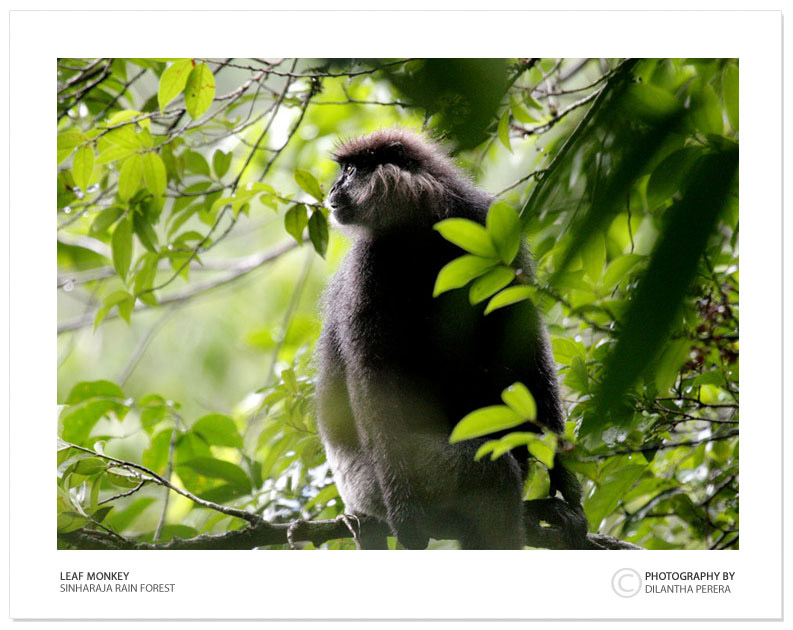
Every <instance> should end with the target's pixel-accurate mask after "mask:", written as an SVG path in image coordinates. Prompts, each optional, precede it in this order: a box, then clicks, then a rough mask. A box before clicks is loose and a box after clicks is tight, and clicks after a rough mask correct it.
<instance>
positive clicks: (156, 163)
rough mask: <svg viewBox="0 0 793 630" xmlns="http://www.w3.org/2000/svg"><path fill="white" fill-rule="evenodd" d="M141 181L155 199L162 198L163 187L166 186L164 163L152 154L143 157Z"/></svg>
mask: <svg viewBox="0 0 793 630" xmlns="http://www.w3.org/2000/svg"><path fill="white" fill-rule="evenodd" d="M143 181H144V183H145V184H146V188H148V189H149V192H150V193H151V194H152V195H154V196H155V197H162V196H163V195H164V194H165V187H166V185H167V184H168V176H167V175H166V173H165V162H163V161H162V158H161V157H160V156H159V155H157V154H156V153H154V152H150V153H146V154H144V155H143Z"/></svg>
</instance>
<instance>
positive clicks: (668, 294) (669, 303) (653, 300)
mask: <svg viewBox="0 0 793 630" xmlns="http://www.w3.org/2000/svg"><path fill="white" fill-rule="evenodd" d="M737 168H738V151H737V149H734V150H727V151H724V152H722V153H714V154H710V155H705V156H703V158H702V159H701V160H700V161H699V163H698V165H697V168H696V169H695V172H694V174H692V178H691V180H690V182H691V183H690V184H689V186H688V188H687V189H686V191H685V193H684V195H683V199H682V200H681V202H680V203H679V204H676V205H674V206H672V208H671V209H670V212H669V213H668V219H667V223H666V229H665V230H664V232H663V233H662V234H661V237H660V238H659V241H658V243H657V244H656V246H655V249H654V250H653V254H652V258H651V260H650V264H649V266H648V268H647V271H646V272H645V274H644V276H643V277H642V281H641V283H640V284H639V287H638V288H637V289H636V291H635V297H634V298H633V300H631V302H630V307H629V309H628V312H627V313H626V315H625V318H624V319H625V324H624V327H623V328H622V330H621V333H620V336H619V339H618V341H617V345H616V347H615V349H614V351H613V352H612V353H611V355H610V356H609V357H608V358H607V359H606V363H605V366H604V375H603V380H602V382H601V386H600V391H599V392H598V394H597V396H596V399H595V405H596V409H597V413H594V414H591V415H590V416H587V417H586V418H585V419H584V422H583V423H582V425H581V432H582V433H583V434H585V435H590V436H592V437H593V438H596V437H597V435H598V434H599V433H600V432H601V431H602V430H603V429H604V428H605V427H606V425H607V424H611V425H616V426H624V424H625V423H626V422H627V421H628V420H630V417H631V414H627V413H623V409H624V407H623V406H622V405H621V402H622V396H623V394H624V393H625V392H626V391H627V390H628V389H629V388H630V387H631V386H632V385H633V384H634V382H635V381H636V379H637V378H638V376H639V375H640V374H642V373H643V371H644V368H645V367H646V366H647V364H648V363H649V362H650V361H652V360H653V359H654V358H655V357H656V355H657V353H658V351H659V350H660V349H661V348H662V347H663V345H664V344H665V343H666V342H667V340H668V333H669V328H670V326H671V324H672V322H673V320H674V318H675V316H676V313H677V312H678V309H679V306H680V304H681V302H682V300H683V297H684V296H685V294H686V291H687V290H688V288H689V285H690V283H691V280H692V279H693V277H694V274H695V273H696V269H697V264H698V262H699V259H700V257H701V255H702V253H703V251H704V250H705V247H706V245H707V243H708V239H709V238H710V236H711V234H712V233H713V230H714V228H715V226H716V222H717V220H718V217H719V215H720V214H721V212H722V209H723V208H724V207H725V205H726V201H727V198H728V196H729V194H730V189H731V187H732V185H733V183H734V178H735V173H736V171H737Z"/></svg>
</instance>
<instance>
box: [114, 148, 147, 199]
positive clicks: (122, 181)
mask: <svg viewBox="0 0 793 630" xmlns="http://www.w3.org/2000/svg"><path fill="white" fill-rule="evenodd" d="M142 181H143V156H142V155H140V154H138V153H135V154H133V155H130V156H129V157H128V158H127V159H126V160H125V161H124V165H123V166H122V167H121V171H120V172H119V174H118V196H119V198H120V199H121V200H122V201H129V200H130V199H131V198H132V195H134V194H135V193H136V192H137V191H138V188H140V185H141V182H142Z"/></svg>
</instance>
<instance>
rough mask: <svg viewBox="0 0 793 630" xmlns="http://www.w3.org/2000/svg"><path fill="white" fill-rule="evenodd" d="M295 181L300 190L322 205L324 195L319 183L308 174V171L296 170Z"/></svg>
mask: <svg viewBox="0 0 793 630" xmlns="http://www.w3.org/2000/svg"><path fill="white" fill-rule="evenodd" d="M295 181H296V182H297V185H298V186H300V188H302V189H303V190H305V191H306V192H307V193H308V194H309V195H311V196H312V197H314V199H316V200H317V201H319V202H320V203H322V200H323V199H324V198H325V197H324V195H323V194H322V188H321V187H320V185H319V182H318V181H317V180H316V178H315V177H314V176H313V175H312V174H311V173H309V172H308V171H304V170H302V169H296V170H295Z"/></svg>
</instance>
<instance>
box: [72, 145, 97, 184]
mask: <svg viewBox="0 0 793 630" xmlns="http://www.w3.org/2000/svg"><path fill="white" fill-rule="evenodd" d="M93 172H94V149H93V147H91V145H90V144H88V145H86V146H84V147H81V148H80V149H78V150H77V153H75V154H74V160H73V161H72V177H73V178H74V183H75V184H77V186H78V187H79V188H80V190H82V191H83V193H85V191H86V190H87V189H88V186H89V184H90V183H91V175H92V174H93Z"/></svg>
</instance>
